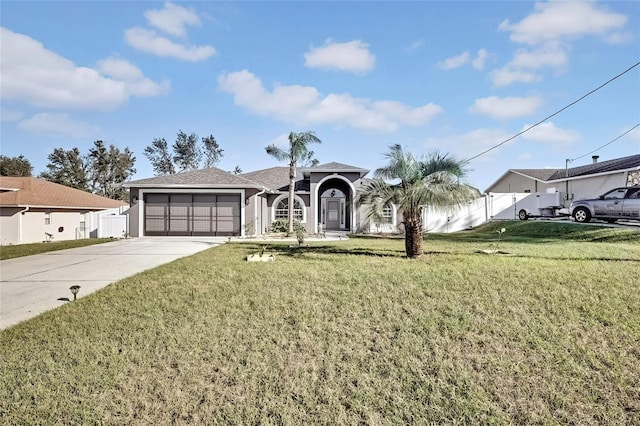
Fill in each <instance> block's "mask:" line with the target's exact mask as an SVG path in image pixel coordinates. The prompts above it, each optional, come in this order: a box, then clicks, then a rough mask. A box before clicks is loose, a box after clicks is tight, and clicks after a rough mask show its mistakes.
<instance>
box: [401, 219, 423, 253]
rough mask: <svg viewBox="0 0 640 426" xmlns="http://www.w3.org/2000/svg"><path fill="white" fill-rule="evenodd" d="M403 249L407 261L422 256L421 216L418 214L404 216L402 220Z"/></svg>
mask: <svg viewBox="0 0 640 426" xmlns="http://www.w3.org/2000/svg"><path fill="white" fill-rule="evenodd" d="M404 232H405V239H404V249H405V251H406V253H407V257H408V258H409V259H415V258H417V257H420V255H422V238H423V229H422V216H421V215H420V214H419V213H418V214H414V215H406V216H405V218H404Z"/></svg>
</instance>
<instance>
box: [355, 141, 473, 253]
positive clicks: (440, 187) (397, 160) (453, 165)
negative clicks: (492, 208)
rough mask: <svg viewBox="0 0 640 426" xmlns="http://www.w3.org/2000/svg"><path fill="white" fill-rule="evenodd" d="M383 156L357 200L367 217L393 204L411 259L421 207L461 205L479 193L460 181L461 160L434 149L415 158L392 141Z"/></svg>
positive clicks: (417, 249) (417, 247)
mask: <svg viewBox="0 0 640 426" xmlns="http://www.w3.org/2000/svg"><path fill="white" fill-rule="evenodd" d="M385 157H386V158H387V159H388V160H389V163H388V164H387V165H386V166H385V167H381V168H379V169H377V170H376V172H375V179H373V180H371V181H369V182H368V183H367V184H365V185H364V187H363V188H362V189H361V191H360V193H359V195H358V200H357V202H358V204H364V205H367V206H368V207H369V209H368V216H369V218H372V217H376V216H378V217H379V216H380V215H381V214H382V210H383V209H384V208H385V206H387V205H389V204H393V205H395V206H396V207H397V208H398V210H399V211H401V212H402V216H403V221H402V223H403V224H404V229H405V251H406V253H407V257H409V258H410V259H414V258H416V257H418V256H420V255H421V254H422V240H423V227H422V209H423V207H424V206H427V205H428V206H439V207H444V206H449V205H455V204H461V203H464V202H466V201H469V200H472V199H474V198H476V197H477V196H478V195H479V192H478V190H476V189H474V188H472V187H470V186H468V185H465V184H461V183H460V179H461V178H462V177H464V175H465V173H466V171H465V169H464V166H465V163H464V162H461V161H458V160H456V159H455V158H452V157H450V156H449V155H447V154H441V153H438V152H434V153H432V154H430V155H429V156H427V157H426V158H425V159H423V160H418V159H416V158H415V157H414V156H413V155H412V154H411V153H405V152H403V150H402V147H401V146H400V145H397V144H396V145H392V146H390V147H389V152H388V153H387V154H385ZM385 179H387V180H391V181H392V182H394V183H388V182H387V181H385Z"/></svg>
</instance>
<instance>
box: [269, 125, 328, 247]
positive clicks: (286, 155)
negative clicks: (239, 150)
mask: <svg viewBox="0 0 640 426" xmlns="http://www.w3.org/2000/svg"><path fill="white" fill-rule="evenodd" d="M321 142H322V141H321V140H320V139H319V138H318V137H317V136H316V135H315V134H314V133H313V132H312V131H307V132H304V133H294V132H291V133H289V149H286V150H285V149H282V148H280V147H278V146H276V145H275V144H271V145H269V146H267V147H266V148H265V149H266V150H267V154H269V155H271V156H272V157H274V158H276V159H277V160H278V161H288V162H289V231H288V234H289V235H291V234H293V204H294V197H295V188H296V166H297V164H298V162H300V161H305V159H307V157H308V154H309V152H310V151H309V148H308V146H307V145H309V144H310V143H321Z"/></svg>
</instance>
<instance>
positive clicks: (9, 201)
mask: <svg viewBox="0 0 640 426" xmlns="http://www.w3.org/2000/svg"><path fill="white" fill-rule="evenodd" d="M0 191H2V192H0V206H2V207H49V208H74V209H83V210H102V209H110V208H117V207H121V206H123V205H125V203H123V202H122V201H118V200H112V199H110V198H106V197H102V196H100V195H95V194H91V193H89V192H85V191H81V190H79V189H75V188H70V187H68V186H64V185H60V184H57V183H53V182H49V181H46V180H43V179H37V178H34V177H11V176H1V177H0Z"/></svg>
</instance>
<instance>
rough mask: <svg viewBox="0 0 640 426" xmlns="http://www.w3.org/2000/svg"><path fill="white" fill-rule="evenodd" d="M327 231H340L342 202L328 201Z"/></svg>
mask: <svg viewBox="0 0 640 426" xmlns="http://www.w3.org/2000/svg"><path fill="white" fill-rule="evenodd" d="M327 229H340V200H336V199H328V200H327Z"/></svg>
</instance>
